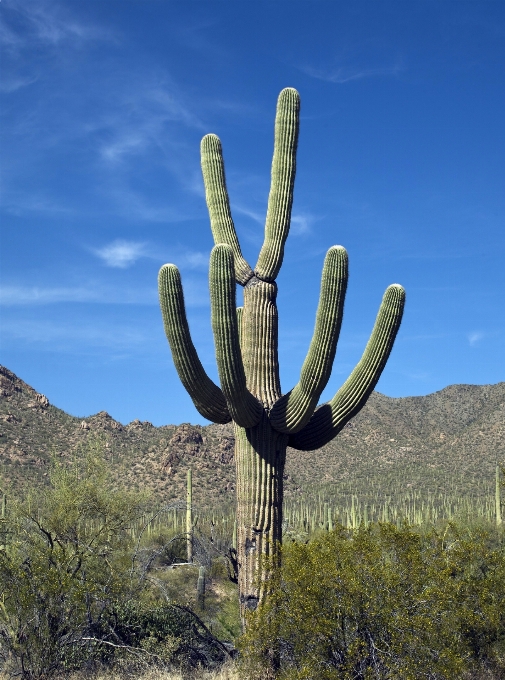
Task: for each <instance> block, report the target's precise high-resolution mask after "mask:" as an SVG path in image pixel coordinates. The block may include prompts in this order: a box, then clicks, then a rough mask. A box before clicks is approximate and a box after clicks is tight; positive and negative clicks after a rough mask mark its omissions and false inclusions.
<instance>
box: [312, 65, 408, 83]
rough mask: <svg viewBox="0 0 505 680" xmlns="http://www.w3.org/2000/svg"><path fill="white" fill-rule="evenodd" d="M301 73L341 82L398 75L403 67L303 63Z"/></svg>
mask: <svg viewBox="0 0 505 680" xmlns="http://www.w3.org/2000/svg"><path fill="white" fill-rule="evenodd" d="M300 70H301V71H303V73H305V74H307V75H308V76H311V77H312V78H317V79H318V80H325V81H327V82H329V83H337V84H339V85H340V84H343V83H348V82H350V81H351V80H361V79H363V78H374V77H380V76H383V77H384V76H398V75H399V74H400V73H402V72H403V71H405V67H404V66H403V65H402V64H400V63H397V64H393V65H392V66H379V67H375V68H360V67H357V66H339V67H337V68H335V69H320V68H315V67H313V66H309V65H304V66H301V67H300Z"/></svg>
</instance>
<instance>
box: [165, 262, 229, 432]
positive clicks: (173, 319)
mask: <svg viewBox="0 0 505 680" xmlns="http://www.w3.org/2000/svg"><path fill="white" fill-rule="evenodd" d="M158 289H159V296H160V305H161V313H162V316H163V324H164V326H165V333H166V336H167V340H168V343H169V345H170V349H171V350H172V357H173V360H174V364H175V368H176V369H177V373H178V374H179V378H180V379H181V382H182V384H183V385H184V387H185V388H186V390H187V392H188V393H189V396H190V397H191V399H192V400H193V403H194V405H195V406H196V408H197V410H198V413H200V415H202V416H203V417H204V418H207V419H208V420H211V421H212V422H214V423H229V422H230V420H231V416H230V412H229V411H228V406H227V405H226V399H225V398H224V395H223V393H222V392H221V390H220V389H219V387H218V386H217V385H215V384H214V383H213V382H212V380H211V379H210V378H209V377H208V375H207V374H206V372H205V369H204V368H203V366H202V364H201V362H200V359H199V358H198V354H197V353H196V349H195V346H194V345H193V342H192V340H191V335H190V332H189V326H188V321H187V319H186V309H185V307H184V295H183V291H182V283H181V275H180V273H179V270H178V269H177V267H176V266H175V265H173V264H166V265H164V266H163V267H162V268H161V269H160V273H159V276H158Z"/></svg>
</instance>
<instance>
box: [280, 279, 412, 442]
mask: <svg viewBox="0 0 505 680" xmlns="http://www.w3.org/2000/svg"><path fill="white" fill-rule="evenodd" d="M404 304H405V291H404V289H403V288H402V286H399V285H397V284H393V285H392V286H389V287H388V288H387V290H386V292H385V293H384V297H383V299H382V304H381V306H380V309H379V313H378V315H377V319H376V321H375V325H374V328H373V331H372V335H371V336H370V339H369V341H368V344H367V346H366V348H365V351H364V353H363V356H362V357H361V359H360V361H359V363H358V365H357V366H356V368H355V369H354V370H353V372H352V373H351V375H350V376H349V378H348V379H347V380H346V382H345V383H344V384H343V385H342V387H341V388H340V389H339V390H338V392H337V393H336V395H335V396H334V397H333V399H332V400H331V401H330V402H329V403H327V404H324V405H323V406H321V407H320V408H318V409H317V411H316V412H315V413H314V415H313V416H312V418H311V419H310V420H309V422H308V423H307V425H305V427H304V428H303V429H302V430H300V432H297V433H296V434H293V435H291V436H290V438H289V443H288V445H289V446H291V447H292V448H294V449H300V450H301V451H312V450H314V449H318V448H319V447H321V446H324V445H325V444H327V443H328V442H329V441H331V440H332V439H333V438H334V437H335V436H336V435H337V434H338V432H340V430H341V429H342V428H343V427H344V425H345V424H346V423H347V422H348V421H349V420H350V419H351V418H352V417H353V416H355V415H356V413H358V411H359V410H360V409H361V408H362V407H363V406H364V404H365V402H366V400H367V399H368V397H369V396H370V394H371V393H372V391H373V389H374V387H375V385H376V384H377V381H378V380H379V378H380V375H381V373H382V370H383V369H384V366H385V365H386V361H387V360H388V358H389V355H390V353H391V350H392V348H393V343H394V341H395V338H396V334H397V332H398V329H399V327H400V323H401V320H402V315H403V308H404Z"/></svg>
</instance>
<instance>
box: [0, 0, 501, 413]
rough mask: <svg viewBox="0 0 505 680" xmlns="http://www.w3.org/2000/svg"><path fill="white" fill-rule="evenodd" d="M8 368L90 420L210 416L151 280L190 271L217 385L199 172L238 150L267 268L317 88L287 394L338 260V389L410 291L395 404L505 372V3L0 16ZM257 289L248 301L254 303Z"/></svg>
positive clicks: (96, 5)
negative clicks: (295, 141) (275, 190)
mask: <svg viewBox="0 0 505 680" xmlns="http://www.w3.org/2000/svg"><path fill="white" fill-rule="evenodd" d="M0 15H1V21H2V28H1V38H2V43H3V55H2V80H1V90H2V100H3V103H2V131H1V134H2V139H1V165H2V176H3V177H2V209H1V229H2V232H1V233H2V236H1V246H2V248H1V258H2V259H1V307H0V312H1V358H0V362H1V363H2V364H4V365H6V366H7V367H8V368H9V369H11V370H12V371H14V372H15V373H16V374H18V375H19V376H20V377H21V378H22V379H24V380H25V381H27V382H28V383H30V384H31V385H33V386H34V387H35V388H36V389H37V390H38V391H40V392H43V393H44V394H46V395H47V396H48V398H49V399H50V401H51V402H52V403H53V404H55V405H56V406H59V407H60V408H62V409H64V410H66V411H68V412H70V413H72V414H74V415H78V416H85V415H90V414H92V413H96V412H97V411H99V410H102V409H105V410H107V411H108V412H109V413H110V414H111V415H112V416H113V417H115V418H117V419H118V420H120V421H121V422H129V421H131V420H132V419H134V418H140V419H141V420H149V421H151V422H153V423H154V424H156V425H161V424H165V423H179V422H183V421H189V422H194V423H195V422H203V420H202V419H201V418H200V416H199V415H198V413H197V412H196V410H195V409H194V407H193V405H192V403H191V401H190V399H189V397H188V396H187V395H186V394H185V392H184V390H183V388H182V387H181V386H180V384H179V381H178V378H177V375H176V373H175V370H174V368H173V366H172V361H171V356H170V352H169V349H168V346H167V343H166V340H165V338H164V335H163V329H162V323H161V318H160V313H159V309H158V303H157V292H156V277H157V272H158V269H159V267H160V266H161V265H162V264H164V263H165V262H174V263H175V264H177V265H178V266H179V267H180V269H181V272H182V277H183V283H184V286H185V291H186V301H187V306H188V315H189V320H190V326H191V329H192V333H193V336H194V341H195V344H196V346H197V348H198V350H199V353H200V356H201V358H202V361H203V363H204V365H205V367H206V368H207V371H208V372H209V374H210V375H211V376H213V377H214V379H216V380H217V377H216V369H215V363H214V348H213V342H212V335H211V330H210V310H209V301H208V286H207V266H208V256H209V252H210V249H211V248H212V239H211V233H210V228H209V223H208V216H207V210H206V206H205V201H204V195H203V185H202V179H201V173H200V166H199V142H200V139H201V137H202V136H203V135H204V134H206V133H208V132H214V133H216V134H218V135H219V136H220V138H221V140H222V143H223V149H224V155H225V162H226V169H227V181H228V189H229V193H230V198H231V203H232V210H233V213H234V217H235V222H236V227H237V231H238V234H239V238H240V241H241V244H242V249H243V252H244V253H245V255H246V258H247V259H248V260H249V261H252V263H253V264H254V262H255V261H256V256H257V252H258V250H259V248H260V246H261V243H262V236H263V219H264V214H265V209H266V202H267V196H268V189H269V175H270V163H271V155H272V148H273V147H272V144H273V122H274V113H275V103H276V98H277V95H278V93H279V91H280V90H281V89H282V88H283V87H288V86H289V87H296V88H297V89H298V90H299V92H300V95H301V99H302V110H301V130H300V142H299V153H298V169H297V179H296V185H295V200H294V208H293V216H294V217H293V224H292V229H291V233H290V237H289V239H288V243H287V248H286V256H285V259H284V265H283V268H282V270H281V274H280V275H279V278H278V284H279V297H278V303H279V314H280V343H279V344H280V362H281V380H282V385H283V389H284V391H287V390H288V389H289V388H290V387H292V386H293V384H294V383H296V382H297V380H298V374H299V369H300V367H301V364H302V362H303V359H304V356H305V353H306V350H307V348H308V344H309V342H310V338H311V334H312V329H313V324H314V317H315V310H316V306H317V298H318V290H319V283H320V275H321V267H322V262H323V258H324V254H325V252H326V250H327V249H328V248H329V247H330V246H332V245H334V244H340V245H343V246H345V247H346V248H347V250H348V252H349V259H350V279H349V287H348V295H347V300H346V308H345V313H344V324H343V328H342V333H341V338H340V343H339V347H338V350H337V357H336V361H335V365H334V370H333V373H332V377H331V379H330V383H329V385H328V387H327V389H326V392H325V394H324V395H323V396H324V398H325V399H326V398H329V397H331V396H332V394H333V393H334V391H335V390H336V389H338V387H339V386H340V384H341V383H342V382H343V380H345V378H346V377H347V375H348V373H349V372H350V371H351V370H352V368H353V366H354V364H355V363H356V361H357V360H358V359H359V356H360V355H361V352H362V350H363V348H364V346H365V344H366V341H367V338H368V334H369V332H370V330H371V327H372V325H373V322H374V318H375V314H376V312H377V309H378V305H379V303H380V300H381V297H382V294H383V291H384V289H385V288H386V286H387V285H388V284H390V283H401V284H403V285H404V286H405V288H406V290H407V305H406V312H405V317H404V322H403V325H402V328H401V330H400V333H399V336H398V339H397V343H396V346H395V348H394V350H393V353H392V356H391V358H390V361H389V363H388V365H387V367H386V369H385V371H384V374H383V376H382V378H381V380H380V382H379V385H378V389H379V390H380V391H381V392H383V393H385V394H387V395H390V396H407V395H422V394H427V393H429V392H433V391H436V390H439V389H442V388H443V387H445V386H447V385H449V384H453V383H478V384H484V383H495V382H499V381H503V380H505V361H504V354H505V352H504V350H505V276H504V272H505V269H504V266H503V261H504V256H505V237H504V221H505V191H504V188H505V125H504V123H503V121H504V120H505V94H504V92H505V89H504V82H505V4H504V3H503V2H502V1H501V0H500V1H497V2H477V1H473V2H464V1H458V2H443V1H442V2H440V1H437V2H429V1H423V2H421V1H419V2H415V1H411V2H404V1H403V0H402V1H401V2H375V1H374V2H360V1H359V0H357V1H353V2H336V1H334V0H331V1H324V0H321V1H316V0H312V1H311V0H305V1H303V2H297V1H296V0H278V1H276V0H269V1H268V2H263V1H261V0H256V1H255V2H245V1H234V2H232V1H231V0H229V1H224V0H223V1H219V2H215V1H213V0H205V1H204V2H198V1H195V0H190V1H188V0H184V1H182V0H181V1H177V2H170V1H169V0H106V1H104V0H98V1H95V0H85V2H77V1H76V0H75V1H68V0H67V1H66V2H53V1H52V0H36V1H32V0H2V2H1V4H0ZM239 292H240V291H239Z"/></svg>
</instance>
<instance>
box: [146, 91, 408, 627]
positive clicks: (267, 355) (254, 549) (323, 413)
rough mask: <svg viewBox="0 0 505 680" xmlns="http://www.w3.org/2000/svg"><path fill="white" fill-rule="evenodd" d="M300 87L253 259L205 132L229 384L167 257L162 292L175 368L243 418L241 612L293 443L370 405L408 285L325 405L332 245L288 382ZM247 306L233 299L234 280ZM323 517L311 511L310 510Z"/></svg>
mask: <svg viewBox="0 0 505 680" xmlns="http://www.w3.org/2000/svg"><path fill="white" fill-rule="evenodd" d="M299 112H300V97H299V95H298V92H297V91H296V90H294V89H292V88H287V89H285V90H283V91H282V92H281V93H280V95H279V100H278V103H277V114H276V119H275V141H274V154H273V161H272V182H271V188H270V195H269V198H268V208H267V215H266V223H265V239H264V242H263V246H262V248H261V250H260V253H259V257H258V261H257V263H256V267H255V268H254V269H253V268H252V267H250V265H249V264H248V263H247V262H246V260H245V259H244V257H243V256H242V252H241V249H240V244H239V242H238V238H237V234H236V232H235V226H234V224H233V219H232V216H231V211H230V204H229V199H228V192H227V189H226V181H225V173H224V161H223V155H222V148H221V142H220V140H219V138H218V137H216V135H213V134H210V135H206V136H205V137H204V138H203V140H202V143H201V159H202V172H203V179H204V184H205V194H206V199H207V205H208V209H209V216H210V226H211V229H212V234H213V236H214V242H215V246H214V248H213V250H212V252H211V256H210V276H209V280H210V298H211V317H212V330H213V333H214V341H215V347H216V360H217V368H218V373H219V379H220V383H221V387H218V386H217V385H216V384H215V383H214V382H213V381H212V380H211V379H210V378H209V377H208V375H207V374H206V372H205V369H204V368H203V366H202V363H201V361H200V359H199V358H198V355H197V352H196V350H195V347H194V345H193V341H192V339H191V335H190V331H189V326H188V322H187V319H186V312H185V306H184V297H183V290H182V283H181V277H180V274H179V270H178V269H177V267H176V266H175V265H173V264H167V265H164V266H163V267H162V268H161V270H160V274H159V294H160V304H161V311H162V315H163V322H164V326H165V333H166V335H167V339H168V342H169V344H170V348H171V350H172V357H173V360H174V364H175V367H176V369H177V372H178V374H179V378H180V379H181V382H182V384H183V385H184V387H185V388H186V390H187V391H188V393H189V395H190V397H191V399H192V400H193V403H194V404H195V407H196V408H197V410H198V412H199V413H200V414H201V415H202V416H204V417H205V418H208V419H209V420H211V421H213V422H215V423H227V422H229V421H231V420H233V422H234V424H235V464H236V470H237V486H236V493H237V559H238V574H239V576H238V580H239V598H240V607H241V613H242V619H243V621H245V614H246V611H247V610H253V609H255V608H256V607H257V605H258V602H259V599H260V598H261V597H262V595H263V585H262V584H264V583H265V579H264V578H263V577H262V575H261V574H259V576H260V578H258V570H261V569H263V568H264V566H263V565H264V564H265V560H264V559H263V557H264V555H268V554H272V552H273V554H274V556H275V555H276V554H277V546H278V544H279V542H280V541H281V529H282V498H283V472H284V463H285V458H286V449H287V446H288V444H289V446H291V447H293V448H295V449H300V450H302V451H310V450H314V449H318V448H320V447H321V446H323V445H324V444H326V443H327V442H329V441H330V440H332V439H333V438H334V437H335V436H336V435H337V434H338V433H339V432H340V430H341V429H342V428H343V427H344V425H345V424H346V423H347V422H348V421H349V420H350V419H351V418H353V417H354V416H355V415H356V414H357V413H358V411H359V410H360V409H361V408H362V407H363V406H364V405H365V403H366V401H367V399H368V397H369V396H370V394H371V392H372V390H373V389H374V387H375V385H376V384H377V381H378V380H379V377H380V375H381V373H382V370H383V368H384V366H385V365H386V361H387V359H388V357H389V354H390V352H391V349H392V347H393V343H394V340H395V337H396V334H397V331H398V328H399V326H400V322H401V318H402V314H403V307H404V300H405V292H404V290H403V288H402V287H401V286H399V285H396V284H394V285H392V286H389V288H388V289H387V290H386V292H385V294H384V297H383V299H382V304H381V306H380V309H379V313H378V316H377V320H376V322H375V326H374V328H373V330H372V334H371V336H370V340H369V341H368V344H367V346H366V348H365V351H364V354H363V356H362V358H361V360H360V361H359V362H358V364H357V366H356V368H355V369H354V370H353V371H352V373H351V375H350V376H349V378H348V379H347V380H346V382H345V383H344V384H343V386H342V387H341V388H340V389H339V390H338V392H337V393H336V395H335V396H334V397H333V399H332V400H331V401H329V402H328V403H327V404H324V405H323V406H320V407H319V408H316V407H317V404H318V401H319V398H320V396H321V394H322V392H323V390H324V388H325V386H326V383H327V381H328V379H329V377H330V373H331V368H332V364H333V360H334V357H335V351H336V347H337V341H338V337H339V333H340V325H341V322H342V315H343V309H344V298H345V293H346V288H347V276H348V263H347V253H346V251H345V249H344V248H343V247H342V246H333V247H331V248H330V249H329V251H328V253H327V254H326V258H325V261H324V265H323V274H322V279H321V292H320V298H319V306H318V309H317V314H316V322H315V328H314V335H313V338H312V342H311V343H310V347H309V350H308V353H307V357H306V359H305V361H304V363H303V366H302V369H301V373H300V380H299V382H298V383H297V384H296V385H295V386H294V387H293V388H292V389H291V390H289V391H288V392H287V393H285V394H283V393H282V391H281V385H280V379H279V363H278V357H277V335H278V329H277V323H278V317H277V304H276V298H277V284H276V282H275V279H276V278H277V274H278V273H279V270H280V268H281V265H282V260H283V256H284V245H285V242H286V239H287V236H288V232H289V227H290V222H291V206H292V203H293V187H294V180H295V170H296V149H297V141H298V128H299ZM237 284H239V285H240V286H243V288H244V306H243V307H241V308H239V309H238V310H237V309H236V301H235V294H236V285H237ZM312 521H313V522H315V517H313V518H312Z"/></svg>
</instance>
